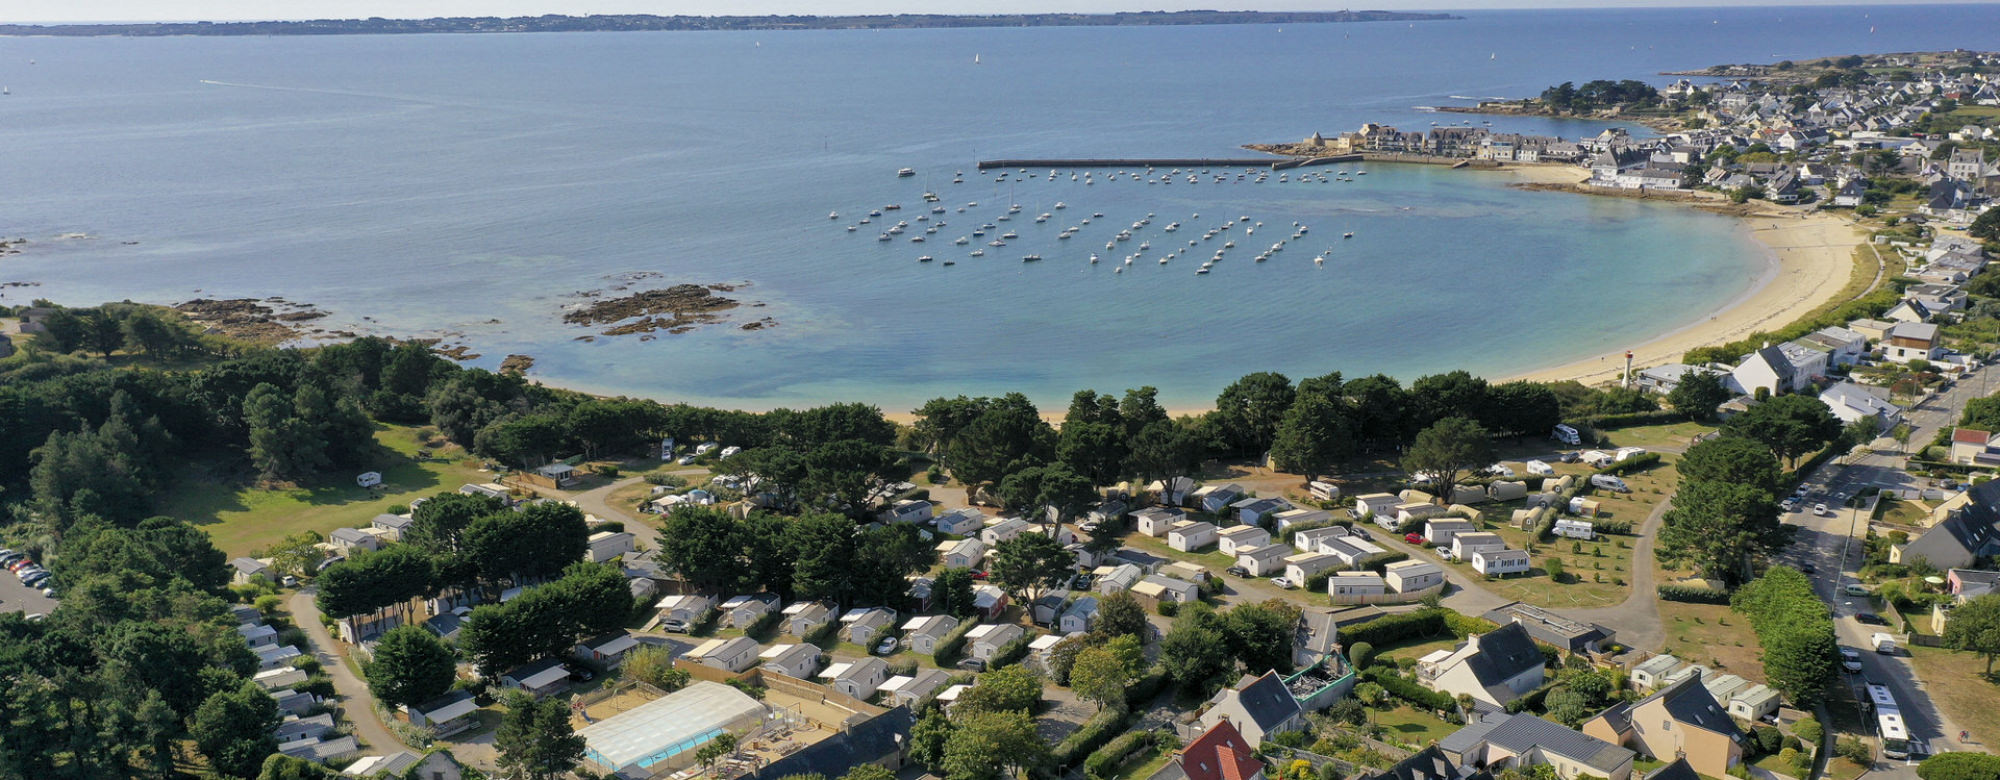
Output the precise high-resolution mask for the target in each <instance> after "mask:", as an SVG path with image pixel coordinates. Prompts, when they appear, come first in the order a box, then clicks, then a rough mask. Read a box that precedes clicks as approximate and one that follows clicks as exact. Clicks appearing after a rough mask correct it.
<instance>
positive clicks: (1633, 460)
mask: <svg viewBox="0 0 2000 780" xmlns="http://www.w3.org/2000/svg"><path fill="white" fill-rule="evenodd" d="M1674 416H1676V417H1679V416H1680V415H1678V414H1676V415H1674ZM1658 465H1660V453H1657V452H1647V453H1642V454H1639V455H1634V456H1632V457H1629V458H1626V459H1624V460H1621V461H1618V462H1617V463H1613V464H1611V465H1609V466H1605V467H1604V468H1601V469H1598V470H1597V473H1599V474H1614V475H1615V474H1630V473H1632V472H1635V471H1645V470H1646V469H1650V468H1652V467H1654V466H1658Z"/></svg>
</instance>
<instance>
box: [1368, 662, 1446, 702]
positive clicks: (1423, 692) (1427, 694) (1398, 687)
mask: <svg viewBox="0 0 2000 780" xmlns="http://www.w3.org/2000/svg"><path fill="white" fill-rule="evenodd" d="M1361 676H1362V677H1363V678H1364V679H1366V680H1368V681H1369V682H1372V683H1375V684H1376V685H1380V686H1382V690H1385V691H1388V692H1389V695H1390V696H1394V697H1396V698H1398V699H1402V700H1403V701H1407V702H1409V703H1411V704H1414V705H1417V706H1418V707H1421V708H1424V709H1427V710H1454V709H1457V708H1458V699H1456V698H1453V697H1452V695H1451V694H1449V693H1444V692H1441V691H1433V690H1431V689H1429V688H1425V687H1424V686H1422V685H1418V684H1417V683H1415V682H1412V681H1410V680H1407V679H1404V678H1403V676H1402V675H1400V674H1396V673H1395V672H1393V671H1390V670H1388V669H1385V668H1384V667H1380V666H1373V667H1369V668H1367V669H1363V670H1362V671H1361Z"/></svg>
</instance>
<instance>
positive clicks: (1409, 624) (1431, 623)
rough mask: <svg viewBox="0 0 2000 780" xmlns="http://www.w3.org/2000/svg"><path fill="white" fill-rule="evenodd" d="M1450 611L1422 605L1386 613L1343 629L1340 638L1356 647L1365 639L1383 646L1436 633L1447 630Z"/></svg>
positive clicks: (1431, 635) (1371, 643) (1372, 643)
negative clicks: (1421, 607) (1415, 608)
mask: <svg viewBox="0 0 2000 780" xmlns="http://www.w3.org/2000/svg"><path fill="white" fill-rule="evenodd" d="M1446 612H1449V610H1445V609H1420V610H1417V611H1415V612H1406V613H1403V614H1400V615H1385V616H1383V617H1379V618H1376V619H1374V620H1370V621H1368V622H1366V623H1358V624H1355V625H1352V626H1346V627H1344V628H1342V629H1340V638H1341V640H1342V641H1344V642H1346V643H1347V645H1348V646H1349V647H1352V646H1354V645H1355V644H1356V643H1361V642H1366V643H1368V644H1370V645H1376V646H1379V645H1389V644H1395V643H1397V642H1401V641H1403V640H1405V639H1414V638H1417V637H1434V636H1438V635H1440V634H1443V633H1444V632H1445V613H1446ZM1452 614H1457V613H1452Z"/></svg>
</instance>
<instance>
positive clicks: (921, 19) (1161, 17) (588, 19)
mask: <svg viewBox="0 0 2000 780" xmlns="http://www.w3.org/2000/svg"><path fill="white" fill-rule="evenodd" d="M1463 18H1464V17H1462V16H1456V15H1453V14H1440V13H1408V12H1401V11H1123V12H1118V13H1108V14H1066V13H1049V14H966V15H958V14H870V15H855V16H812V15H809V16H778V15H765V16H686V15H675V16H658V15H654V14H593V15H589V16H562V15H555V14H550V15H544V16H514V17H497V16H450V17H437V18H431V19H382V18H370V19H312V20H299V21H261V22H146V23H135V24H63V25H33V24H5V25H0V35H62V36H104V35H125V36H149V37H151V36H169V35H395V34H410V33H523V32H652V31H661V30H891V29H914V28H925V27H1143V26H1172V25H1210V24H1334V23H1344V22H1430V21H1450V20H1458V19H1463Z"/></svg>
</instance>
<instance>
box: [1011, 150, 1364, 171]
mask: <svg viewBox="0 0 2000 780" xmlns="http://www.w3.org/2000/svg"><path fill="white" fill-rule="evenodd" d="M1359 161H1361V155H1358V154H1343V155H1329V156H1325V157H1284V158H1279V159H1272V158H1269V157H1237V158H1228V157H1162V158H1158V159H1142V158H1136V159H1135V158H1119V159H1040V160H980V161H979V170H982V171H987V170H992V169H995V168H1270V169H1271V170H1274V171H1282V170H1288V169H1291V168H1301V167H1304V166H1308V165H1329V164H1332V163H1342V162H1359Z"/></svg>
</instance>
